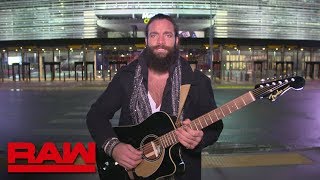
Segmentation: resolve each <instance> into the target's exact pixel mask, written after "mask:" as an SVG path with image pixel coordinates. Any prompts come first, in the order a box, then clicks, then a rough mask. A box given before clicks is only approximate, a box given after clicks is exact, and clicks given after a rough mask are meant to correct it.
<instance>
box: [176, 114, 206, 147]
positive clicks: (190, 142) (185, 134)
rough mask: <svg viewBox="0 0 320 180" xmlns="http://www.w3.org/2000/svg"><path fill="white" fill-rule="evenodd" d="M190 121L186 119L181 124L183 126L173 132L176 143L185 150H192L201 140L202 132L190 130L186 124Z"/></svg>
mask: <svg viewBox="0 0 320 180" xmlns="http://www.w3.org/2000/svg"><path fill="white" fill-rule="evenodd" d="M190 123H191V121H190V119H186V120H184V121H183V122H182V124H183V126H181V127H179V128H178V129H177V130H176V131H175V132H176V135H177V137H178V141H179V142H180V143H181V144H182V145H183V146H185V147H186V148H187V149H194V148H195V147H196V146H197V145H198V144H199V143H200V141H201V140H202V137H203V131H202V130H192V129H191V128H190V127H189V126H188V124H190Z"/></svg>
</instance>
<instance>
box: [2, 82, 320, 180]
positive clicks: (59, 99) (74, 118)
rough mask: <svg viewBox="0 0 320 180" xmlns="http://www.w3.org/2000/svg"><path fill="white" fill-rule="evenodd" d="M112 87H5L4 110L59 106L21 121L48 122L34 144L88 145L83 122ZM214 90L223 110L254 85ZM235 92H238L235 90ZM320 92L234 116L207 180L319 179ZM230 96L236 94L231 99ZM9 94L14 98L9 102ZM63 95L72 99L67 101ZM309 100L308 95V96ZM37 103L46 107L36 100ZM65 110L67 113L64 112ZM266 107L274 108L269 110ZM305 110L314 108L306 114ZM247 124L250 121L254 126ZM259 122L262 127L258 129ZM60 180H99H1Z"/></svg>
mask: <svg viewBox="0 0 320 180" xmlns="http://www.w3.org/2000/svg"><path fill="white" fill-rule="evenodd" d="M107 84H108V81H92V82H90V81H83V82H82V81H79V82H75V81H68V82H63V81H53V82H33V81H32V82H3V83H0V89H1V91H2V92H4V96H1V97H2V99H3V98H4V97H7V98H8V100H10V101H9V102H11V101H14V102H13V106H12V107H11V106H10V103H9V106H7V105H4V104H3V105H2V107H6V108H10V109H12V108H17V103H18V104H19V106H25V105H20V104H21V103H22V102H24V101H26V100H28V99H29V100H31V99H32V100H33V101H34V102H33V103H34V104H32V103H31V104H30V105H31V106H35V105H36V103H38V105H37V106H39V107H47V106H48V105H49V104H52V103H54V104H55V106H57V107H61V108H58V109H57V108H54V109H52V107H51V108H50V109H49V110H48V112H47V111H46V109H44V112H43V114H41V113H40V114H36V115H33V116H32V115H31V114H30V117H29V116H28V114H27V117H25V116H24V115H23V114H24V113H22V111H21V113H20V114H21V117H19V116H18V117H17V118H22V117H24V118H25V119H27V120H28V122H29V123H31V124H33V122H32V121H31V120H32V119H31V118H32V117H33V118H39V119H42V120H46V121H47V122H46V121H43V122H42V123H43V126H39V127H36V129H33V130H32V133H33V136H31V137H30V138H35V137H37V138H39V141H43V140H45V139H53V140H57V141H58V140H59V141H60V139H66V138H67V139H70V138H71V139H74V140H79V139H83V140H84V141H88V140H89V139H90V138H88V132H87V130H86V129H85V126H84V125H85V124H84V121H83V118H84V116H85V114H86V112H87V110H88V108H89V106H90V104H91V103H92V102H93V101H94V99H95V98H96V97H97V96H98V95H99V94H100V93H101V92H102V91H103V90H104V89H105V87H106V86H107ZM213 87H214V88H215V89H216V90H215V95H216V98H217V99H216V100H217V103H218V105H219V106H220V105H222V104H223V103H225V101H226V100H230V99H232V98H234V97H237V96H238V95H241V94H243V93H244V92H246V91H248V90H250V89H252V88H253V85H250V84H245V85H243V84H241V85H228V86H227V85H216V84H213ZM230 88H231V89H234V90H230ZM319 89H320V81H307V83H306V86H305V92H301V91H300V92H292V93H290V92H288V96H287V95H284V96H283V99H282V97H281V99H279V101H277V102H275V103H274V104H272V105H271V104H270V105H269V104H268V103H267V102H261V103H260V101H259V102H257V103H256V104H254V105H249V107H248V109H247V110H245V109H244V110H243V111H241V112H239V113H237V114H235V115H234V116H231V117H226V118H225V120H224V122H225V129H224V131H223V134H222V135H221V137H220V139H219V141H218V142H217V143H216V144H215V145H213V146H209V147H208V148H206V149H205V150H204V151H203V169H202V172H203V176H202V179H223V180H224V179H226V180H233V179H237V180H238V179H239V178H240V179H259V180H264V179H266V180H269V179H288V180H289V179H290V180H291V179H292V180H300V179H308V180H309V179H310V180H316V179H319V178H320V171H319V166H320V135H319V134H318V133H311V132H314V131H316V130H317V128H318V125H320V123H319V122H320V119H319V117H320V116H317V114H316V112H315V111H316V107H318V101H317V97H320V96H317V95H318V94H320V92H319ZM29 90H32V92H36V93H31V95H32V98H30V97H29V98H26V99H25V98H24V95H27V96H29V95H30V94H29ZM38 90H41V92H43V94H44V95H43V94H42V93H41V92H40V93H38ZM65 90H67V91H65ZM17 91H19V92H17ZM48 91H49V92H48ZM73 91H76V92H77V93H78V91H79V93H80V94H74V93H73ZM82 91H83V92H82ZM225 91H227V92H230V93H227V94H226V93H225ZM8 92H12V93H8ZM20 92H21V93H20ZM26 92H28V93H26ZM92 92H93V94H92ZM90 93H91V94H92V95H90ZM5 94H11V95H9V96H6V95H5ZM12 94H13V95H14V96H13V95H12ZM15 94H18V95H17V96H16V95H15ZM28 94H29V95H28ZM61 94H66V95H63V96H62V95H61ZM85 94H86V95H87V96H89V97H86V99H79V100H76V101H75V100H73V101H75V102H74V103H70V104H69V103H67V101H65V100H67V99H69V98H70V100H72V98H74V97H83V96H84V95H85ZM305 94H308V95H307V96H305ZM39 96H40V97H39ZM37 97H38V98H40V100H41V101H37V100H35V98H37ZM10 98H12V99H10ZM296 101H298V102H296ZM296 103H297V104H296ZM6 104H7V103H6ZM63 106H65V107H64V108H63ZM266 107H268V108H267V109H266ZM304 107H308V108H305V109H303V108H304ZM6 112H7V111H3V112H2V113H6ZM52 112H55V113H52ZM20 114H18V115H20ZM267 114H273V116H272V117H274V116H281V118H279V119H274V118H273V119H269V118H267V117H265V116H266V115H267ZM47 115H49V117H48V116H47ZM261 115H262V116H263V117H262V116H261ZM11 116H12V115H11ZM3 118H4V117H3V116H2V118H1V122H2V123H3V122H7V123H9V121H4V119H3ZM5 118H7V116H5ZM44 118H45V119H44ZM116 118H117V117H115V120H116ZM246 119H250V121H249V120H248V121H247V120H246ZM262 119H263V120H262ZM281 119H285V120H281ZM12 120H15V119H12ZM280 120H281V121H280ZM255 121H257V122H258V121H260V122H259V123H256V122H255ZM2 125H5V124H2ZM33 128H35V127H33ZM70 128H71V129H70ZM291 129H292V131H291ZM11 131H12V130H11ZM287 131H288V132H287ZM5 132H6V131H5ZM2 133H3V131H2ZM80 137H81V138H80ZM42 138H43V139H42ZM58 138H59V139H58ZM16 139H20V140H22V139H24V138H22V137H16ZM1 146H2V145H1ZM0 150H1V151H2V152H1V151H0V166H1V167H3V166H6V163H5V162H6V149H5V148H3V146H2V147H1V148H0ZM1 169H2V172H1V174H3V173H5V171H6V169H5V168H4V169H3V168H1ZM3 170H4V171H3ZM59 178H60V179H83V180H89V179H90V180H91V179H97V178H98V177H97V175H96V174H95V175H92V174H80V175H79V174H73V175H68V174H64V175H52V174H49V175H48V174H45V175H41V174H32V175H5V176H4V177H3V178H2V176H1V178H0V179H59Z"/></svg>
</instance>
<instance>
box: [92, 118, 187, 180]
mask: <svg viewBox="0 0 320 180" xmlns="http://www.w3.org/2000/svg"><path fill="white" fill-rule="evenodd" d="M174 129H175V125H174V123H173V122H172V120H171V118H170V117H169V116H168V115H167V114H166V113H164V112H157V113H154V114H152V115H151V116H150V117H148V118H147V119H146V120H144V121H143V122H142V123H140V124H138V125H135V126H120V127H114V130H115V132H116V134H117V135H118V138H119V140H120V141H121V142H123V143H127V144H131V145H132V146H133V147H135V148H136V149H139V148H141V147H143V146H145V145H146V144H148V145H150V148H144V149H147V150H150V149H151V151H146V152H145V151H144V152H143V160H142V162H141V163H140V164H139V165H138V166H137V167H136V168H135V169H134V171H133V175H134V176H135V179H157V178H161V177H167V176H171V175H173V174H174V173H175V172H183V171H184V163H183V161H182V159H181V156H180V146H179V145H178V144H176V145H173V146H169V147H167V148H162V147H161V145H160V143H159V141H157V138H158V137H160V136H161V135H163V134H165V133H167V132H170V131H172V130H174ZM96 162H97V166H98V172H99V176H100V179H101V180H107V179H129V177H128V174H127V172H126V170H125V169H124V168H122V167H121V166H119V165H118V164H117V163H116V162H115V161H114V160H113V159H112V158H110V157H109V156H107V155H106V153H105V152H104V151H103V150H102V148H97V160H96Z"/></svg>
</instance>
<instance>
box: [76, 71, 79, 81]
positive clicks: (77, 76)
mask: <svg viewBox="0 0 320 180" xmlns="http://www.w3.org/2000/svg"><path fill="white" fill-rule="evenodd" d="M78 78H79V75H78V73H76V80H77V82H78V81H79V79H78Z"/></svg>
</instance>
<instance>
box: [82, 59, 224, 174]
mask: <svg viewBox="0 0 320 180" xmlns="http://www.w3.org/2000/svg"><path fill="white" fill-rule="evenodd" d="M179 61H180V63H181V84H191V87H190V90H189V94H188V96H187V99H186V102H185V106H184V109H183V117H184V119H186V118H189V119H190V120H193V119H195V118H197V117H199V116H201V115H203V114H205V113H207V112H209V111H211V110H213V109H215V108H216V103H215V99H214V94H213V89H212V86H211V81H210V79H209V78H208V77H207V76H206V75H204V74H203V73H202V72H200V71H198V70H195V71H194V72H193V71H192V69H191V67H190V65H189V63H188V62H187V61H186V60H184V59H182V58H179ZM138 63H140V65H141V67H142V71H141V73H142V76H143V84H144V85H145V87H146V89H148V88H147V87H148V85H147V82H148V68H147V65H146V62H145V60H144V59H143V58H139V59H138V60H135V61H133V62H131V63H130V64H129V65H127V66H124V67H122V68H121V69H120V70H119V71H118V73H117V74H116V75H115V76H114V78H113V80H112V81H111V82H110V83H109V85H108V87H107V89H106V90H105V91H104V92H103V93H102V95H101V96H100V97H99V98H98V99H97V101H96V102H95V103H94V104H93V105H92V106H91V109H90V110H89V112H88V114H87V126H88V129H89V131H90V134H91V136H92V138H93V139H94V141H95V142H96V143H97V145H98V146H99V147H102V145H103V144H104V142H105V141H106V140H107V139H109V138H111V137H117V135H116V134H115V132H114V131H113V129H112V125H111V123H110V122H109V120H110V119H112V117H113V115H114V113H115V112H117V111H118V110H119V109H121V114H120V119H119V126H123V125H132V124H133V120H132V117H131V115H130V110H129V102H130V96H131V94H132V90H133V79H134V76H135V69H136V66H137V65H138ZM176 65H177V63H175V64H174V65H173V66H172V67H171V68H170V71H169V78H168V81H167V84H166V87H165V89H164V93H163V99H162V104H161V109H160V110H161V111H164V112H166V113H167V114H169V115H171V114H172V112H171V111H172V107H171V100H170V99H169V98H170V97H171V92H170V91H171V81H170V79H171V77H172V72H173V69H174V66H176ZM222 129H223V123H222V121H221V120H219V121H217V122H216V123H214V124H212V125H210V126H208V127H206V128H204V129H203V132H204V136H203V139H202V141H201V142H200V144H199V145H198V146H197V147H196V148H195V149H193V150H188V149H185V148H182V156H183V159H184V161H185V163H186V168H187V172H186V173H185V176H186V177H188V179H189V178H190V179H192V177H194V178H199V177H201V176H200V172H201V170H200V167H201V150H202V149H203V148H204V147H206V146H208V145H212V144H213V143H214V142H216V141H217V140H218V137H219V135H220V133H221V131H222ZM188 169H189V171H188ZM190 173H191V174H190Z"/></svg>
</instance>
